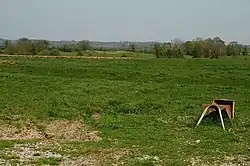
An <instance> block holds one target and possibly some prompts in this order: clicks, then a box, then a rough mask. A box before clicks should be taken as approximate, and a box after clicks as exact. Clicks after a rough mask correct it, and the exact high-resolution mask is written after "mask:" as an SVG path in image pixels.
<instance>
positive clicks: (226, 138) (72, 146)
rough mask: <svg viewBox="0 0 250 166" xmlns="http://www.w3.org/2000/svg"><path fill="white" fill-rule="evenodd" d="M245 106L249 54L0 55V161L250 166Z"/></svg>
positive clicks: (249, 93)
mask: <svg viewBox="0 0 250 166" xmlns="http://www.w3.org/2000/svg"><path fill="white" fill-rule="evenodd" d="M214 98H228V99H232V100H235V103H236V108H235V110H236V118H235V119H234V120H233V121H232V123H230V121H229V120H226V122H225V126H226V131H223V130H222V128H221V125H220V121H217V120H216V119H206V120H204V121H202V123H201V125H200V126H199V127H198V128H196V129H194V125H195V124H196V122H197V120H198V118H199V116H200V115H201V113H202V111H203V110H202V107H201V105H202V104H203V103H210V102H211V101H212V100H213V99H214ZM249 108H250V58H249V57H247V58H242V57H234V58H226V59H150V58H145V59H137V60H136V59H134V60H131V59H127V60H119V59H116V60H112V59H98V60H97V59H50V58H29V57H0V165H15V164H21V165H32V164H35V165H65V166H66V165H84V164H85V165H95V166H99V165H131V166H132V165H135V166H140V165H143V166H151V165H152V166H153V165H163V166H165V165H166V166H168V165H171V166H172V165H176V166H182V165H183V166H184V165H193V166H208V165H223V164H224V166H225V165H230V164H231V165H233V164H239V165H250V157H249V156H250V110H249Z"/></svg>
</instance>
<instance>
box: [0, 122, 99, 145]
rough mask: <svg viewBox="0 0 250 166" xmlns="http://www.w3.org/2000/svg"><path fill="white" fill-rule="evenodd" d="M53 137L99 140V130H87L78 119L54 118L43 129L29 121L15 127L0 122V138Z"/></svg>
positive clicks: (56, 138)
mask: <svg viewBox="0 0 250 166" xmlns="http://www.w3.org/2000/svg"><path fill="white" fill-rule="evenodd" d="M30 139H38V140H39V139H49V140H50V139H54V140H67V141H74V140H76V141H100V140H102V138H101V137H100V136H99V131H89V130H88V129H87V127H86V126H85V125H84V123H82V122H80V121H68V120H56V121H52V122H50V123H49V124H45V125H44V129H43V131H41V130H39V129H38V128H37V127H36V126H35V125H33V124H32V123H29V124H28V125H27V124H26V125H23V126H21V127H18V128H17V127H16V126H15V125H11V124H8V123H4V122H1V123H0V140H30Z"/></svg>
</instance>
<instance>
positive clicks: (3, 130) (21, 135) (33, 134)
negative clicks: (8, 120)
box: [0, 124, 44, 140]
mask: <svg viewBox="0 0 250 166" xmlns="http://www.w3.org/2000/svg"><path fill="white" fill-rule="evenodd" d="M43 138H44V135H43V133H42V132H39V131H38V130H37V129H36V128H35V127H34V126H28V127H27V126H25V127H22V128H17V127H15V126H13V125H8V124H2V125H0V140H27V139H43Z"/></svg>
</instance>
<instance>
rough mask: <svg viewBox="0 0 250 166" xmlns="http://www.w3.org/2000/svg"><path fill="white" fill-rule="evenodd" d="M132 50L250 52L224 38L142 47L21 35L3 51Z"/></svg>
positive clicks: (205, 54) (168, 54) (172, 54)
mask: <svg viewBox="0 0 250 166" xmlns="http://www.w3.org/2000/svg"><path fill="white" fill-rule="evenodd" d="M89 50H95V51H104V52H105V51H129V52H141V53H150V54H154V55H155V56H156V57H157V58H183V57H184V56H185V55H189V56H192V57H193V58H219V57H223V56H239V55H244V56H246V55H248V48H247V46H244V45H241V44H238V43H237V42H236V41H232V42H230V43H229V44H226V43H225V42H224V41H223V40H222V39H221V38H219V37H215V38H213V39H211V38H208V39H202V38H196V39H195V40H192V41H186V42H183V41H181V40H179V39H175V40H173V41H171V42H168V43H154V44H152V45H151V46H147V47H140V46H139V44H137V43H125V44H123V45H122V46H121V47H120V48H102V47H93V46H92V44H91V42H90V41H88V40H83V41H79V42H72V43H71V44H64V45H58V46H55V45H53V44H51V42H50V41H47V40H29V39H28V38H20V39H18V40H17V41H16V42H14V43H13V42H9V41H7V40H6V41H5V42H4V46H3V48H2V53H4V54H9V55H14V54H15V55H54V56H57V55H60V52H76V55H78V56H82V55H83V52H84V51H89Z"/></svg>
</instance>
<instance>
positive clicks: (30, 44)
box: [2, 38, 92, 56]
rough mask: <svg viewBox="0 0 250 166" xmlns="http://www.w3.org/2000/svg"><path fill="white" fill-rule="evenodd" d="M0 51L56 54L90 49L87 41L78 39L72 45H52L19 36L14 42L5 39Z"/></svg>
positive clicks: (16, 53) (47, 42) (19, 53)
mask: <svg viewBox="0 0 250 166" xmlns="http://www.w3.org/2000/svg"><path fill="white" fill-rule="evenodd" d="M2 49H3V50H2V53H4V54H9V55H44V56H45V55H51V56H58V55H60V51H62V52H81V51H86V50H91V49H92V46H91V43H90V42H89V41H79V42H76V43H74V44H72V45H63V46H57V47H56V46H53V45H51V43H50V41H47V40H29V39H28V38H20V39H18V40H17V41H16V42H14V43H13V42H10V41H8V40H6V41H5V42H4V46H3V48H2Z"/></svg>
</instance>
